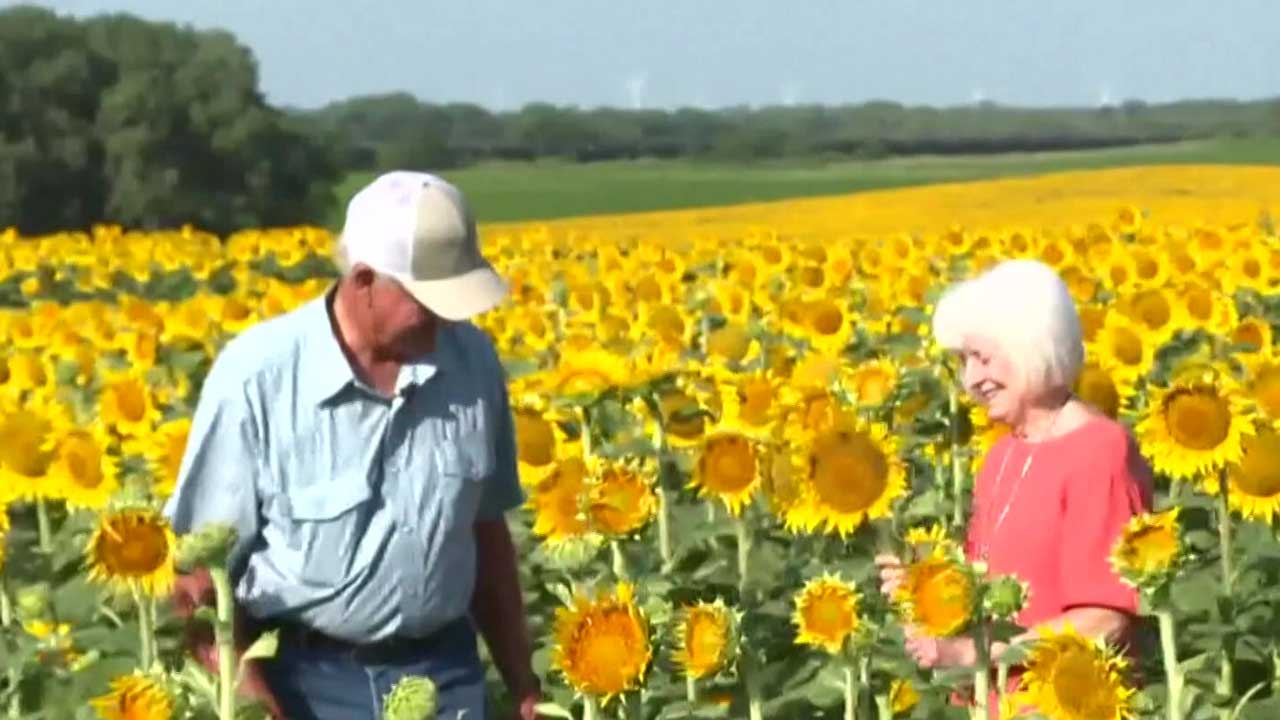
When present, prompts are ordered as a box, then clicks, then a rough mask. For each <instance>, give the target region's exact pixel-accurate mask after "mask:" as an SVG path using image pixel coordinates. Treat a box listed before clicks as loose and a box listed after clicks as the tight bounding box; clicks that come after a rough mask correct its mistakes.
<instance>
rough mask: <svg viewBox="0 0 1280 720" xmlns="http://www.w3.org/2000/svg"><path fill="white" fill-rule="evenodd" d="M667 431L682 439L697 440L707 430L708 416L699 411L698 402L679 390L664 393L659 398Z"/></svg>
mask: <svg viewBox="0 0 1280 720" xmlns="http://www.w3.org/2000/svg"><path fill="white" fill-rule="evenodd" d="M658 406H659V407H660V408H661V410H662V417H663V422H664V424H665V425H666V431H667V432H668V433H670V434H672V435H675V436H676V437H678V438H681V439H682V440H697V439H698V438H700V437H702V434H703V432H705V430H706V416H705V415H703V414H702V413H700V412H699V410H700V408H699V407H698V402H697V401H696V400H694V399H693V398H691V397H689V396H688V395H686V394H684V393H683V392H681V391H679V390H675V391H672V392H668V393H665V394H663V396H662V397H661V398H659V400H658Z"/></svg>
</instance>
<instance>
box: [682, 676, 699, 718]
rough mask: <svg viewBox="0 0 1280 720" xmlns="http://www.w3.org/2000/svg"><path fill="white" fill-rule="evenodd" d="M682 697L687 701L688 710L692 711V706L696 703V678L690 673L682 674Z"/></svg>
mask: <svg viewBox="0 0 1280 720" xmlns="http://www.w3.org/2000/svg"><path fill="white" fill-rule="evenodd" d="M684 697H685V699H686V700H688V701H689V712H690V713H691V714H692V713H693V706H694V705H696V704H697V703H698V679H697V678H695V677H694V676H692V675H685V676H684Z"/></svg>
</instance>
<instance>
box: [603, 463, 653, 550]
mask: <svg viewBox="0 0 1280 720" xmlns="http://www.w3.org/2000/svg"><path fill="white" fill-rule="evenodd" d="M588 467H589V470H590V478H589V480H588V483H589V492H588V498H587V502H588V506H589V514H590V524H591V527H592V528H593V529H595V530H596V531H597V532H599V533H601V534H602V535H605V536H607V537H621V536H626V535H631V534H633V533H635V532H638V531H639V530H640V529H642V528H643V527H644V526H645V525H647V524H648V523H649V521H650V520H652V519H653V517H654V515H655V514H656V513H657V511H658V496H657V493H656V492H655V491H654V483H655V481H656V479H657V469H656V468H655V467H654V464H653V463H652V462H651V461H649V460H640V459H637V458H630V459H627V460H604V459H602V458H599V457H597V456H593V457H592V458H591V459H590V460H589V461H588Z"/></svg>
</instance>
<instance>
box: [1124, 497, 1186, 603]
mask: <svg viewBox="0 0 1280 720" xmlns="http://www.w3.org/2000/svg"><path fill="white" fill-rule="evenodd" d="M1179 510H1180V508H1178V507H1177V506H1174V507H1173V508H1171V509H1169V510H1167V511H1165V512H1162V513H1142V514H1140V515H1135V516H1133V517H1132V518H1130V519H1129V522H1128V523H1126V524H1125V527H1124V531H1123V532H1122V533H1121V535H1120V538H1119V539H1117V540H1116V544H1115V547H1114V548H1113V549H1112V550H1111V567H1112V568H1114V569H1115V571H1116V574H1117V575H1119V576H1120V577H1121V578H1123V579H1124V580H1125V582H1127V583H1129V584H1130V585H1133V586H1134V587H1136V588H1144V589H1148V588H1154V587H1157V586H1158V585H1160V584H1162V583H1163V582H1164V581H1166V580H1168V579H1169V578H1170V577H1171V575H1172V573H1173V572H1174V571H1175V570H1176V569H1177V565H1178V562H1179V561H1180V560H1181V559H1182V558H1183V554H1182V531H1181V525H1180V524H1179V522H1178V512H1179Z"/></svg>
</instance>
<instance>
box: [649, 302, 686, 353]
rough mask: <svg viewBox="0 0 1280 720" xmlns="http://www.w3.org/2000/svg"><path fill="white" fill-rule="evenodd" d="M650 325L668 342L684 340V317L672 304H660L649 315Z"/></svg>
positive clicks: (675, 342)
mask: <svg viewBox="0 0 1280 720" xmlns="http://www.w3.org/2000/svg"><path fill="white" fill-rule="evenodd" d="M649 327H650V328H651V329H652V330H653V331H654V332H656V333H658V337H660V338H662V339H663V340H664V341H666V342H668V343H674V344H679V343H681V342H683V340H684V330H685V324H684V318H683V317H681V316H680V311H679V310H676V309H675V308H673V307H671V306H670V305H658V306H657V307H655V308H653V311H652V312H651V313H650V315H649Z"/></svg>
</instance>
